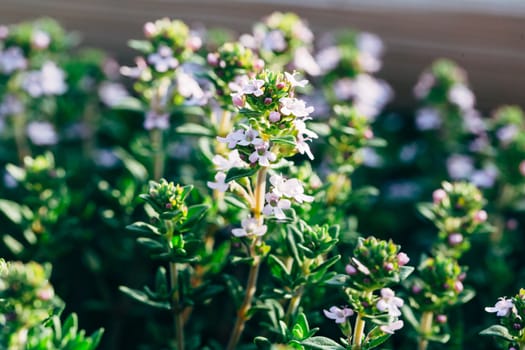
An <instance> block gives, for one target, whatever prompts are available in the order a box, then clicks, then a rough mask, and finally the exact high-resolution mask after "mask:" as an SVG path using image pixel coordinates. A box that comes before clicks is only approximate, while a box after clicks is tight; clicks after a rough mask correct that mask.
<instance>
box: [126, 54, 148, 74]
mask: <svg viewBox="0 0 525 350" xmlns="http://www.w3.org/2000/svg"><path fill="white" fill-rule="evenodd" d="M135 63H136V66H135V67H127V66H123V67H121V68H120V74H122V75H123V76H125V77H129V78H135V79H137V78H139V77H140V76H141V75H142V73H143V72H144V70H145V69H146V68H147V64H146V61H145V60H144V59H143V58H142V57H137V58H136V59H135Z"/></svg>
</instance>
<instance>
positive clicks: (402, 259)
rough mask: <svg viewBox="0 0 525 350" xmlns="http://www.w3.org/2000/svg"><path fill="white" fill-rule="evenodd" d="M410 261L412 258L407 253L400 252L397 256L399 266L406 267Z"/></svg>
mask: <svg viewBox="0 0 525 350" xmlns="http://www.w3.org/2000/svg"><path fill="white" fill-rule="evenodd" d="M409 261H410V258H409V257H408V255H406V254H405V253H403V252H400V253H399V254H397V262H398V264H399V266H405V265H406V264H408V262H409Z"/></svg>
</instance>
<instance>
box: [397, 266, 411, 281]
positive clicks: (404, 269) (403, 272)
mask: <svg viewBox="0 0 525 350" xmlns="http://www.w3.org/2000/svg"><path fill="white" fill-rule="evenodd" d="M412 272H414V267H413V266H401V267H400V268H399V279H400V280H401V281H403V280H405V279H406V278H407V277H408V276H410V274H411V273H412Z"/></svg>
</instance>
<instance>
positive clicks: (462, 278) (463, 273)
mask: <svg viewBox="0 0 525 350" xmlns="http://www.w3.org/2000/svg"><path fill="white" fill-rule="evenodd" d="M465 278H467V273H466V272H462V273H460V274H459V276H458V280H460V281H461V282H463V281H464V280H465Z"/></svg>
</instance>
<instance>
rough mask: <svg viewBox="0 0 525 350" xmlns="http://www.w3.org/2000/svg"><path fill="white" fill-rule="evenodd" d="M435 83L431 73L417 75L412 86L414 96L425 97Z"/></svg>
mask: <svg viewBox="0 0 525 350" xmlns="http://www.w3.org/2000/svg"><path fill="white" fill-rule="evenodd" d="M435 83H436V78H435V77H434V75H433V74H431V73H428V72H426V73H423V74H422V75H421V76H420V77H419V81H418V82H417V84H416V85H415V86H414V96H416V97H417V98H419V99H421V98H423V97H425V96H426V95H427V94H428V93H429V92H430V89H432V87H433V86H434V84H435Z"/></svg>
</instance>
